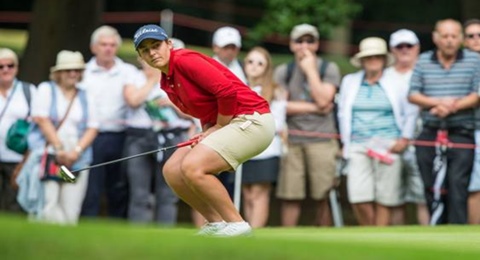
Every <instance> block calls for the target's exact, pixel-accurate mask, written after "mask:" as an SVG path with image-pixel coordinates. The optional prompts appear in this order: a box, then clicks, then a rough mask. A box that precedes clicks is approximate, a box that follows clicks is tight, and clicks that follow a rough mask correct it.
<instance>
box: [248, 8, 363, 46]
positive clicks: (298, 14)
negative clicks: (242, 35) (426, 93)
mask: <svg viewBox="0 0 480 260" xmlns="http://www.w3.org/2000/svg"><path fill="white" fill-rule="evenodd" d="M360 10H361V6H360V5H358V4H355V3H354V1H353V0H294V1H292V0H268V1H267V10H266V11H265V15H264V16H263V19H262V20H261V21H260V23H258V24H257V26H256V27H255V28H254V29H253V30H252V31H251V32H250V34H249V37H250V38H251V39H253V40H254V41H261V40H263V39H264V38H265V37H267V36H268V35H272V34H279V35H283V36H288V35H289V33H290V31H291V30H292V28H293V26H295V25H297V24H301V23H309V24H312V25H315V26H317V28H318V30H319V32H320V34H321V35H322V36H327V37H328V35H329V34H330V32H331V29H332V28H333V27H335V26H339V25H342V24H344V23H345V22H347V21H348V20H349V19H351V18H352V17H353V16H354V15H355V14H357V13H358V12H359V11H360Z"/></svg>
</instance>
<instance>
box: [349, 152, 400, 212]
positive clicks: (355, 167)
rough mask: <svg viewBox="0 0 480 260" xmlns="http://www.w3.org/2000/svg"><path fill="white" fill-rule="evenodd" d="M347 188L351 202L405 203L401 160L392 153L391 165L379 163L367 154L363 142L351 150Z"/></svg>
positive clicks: (396, 204)
mask: <svg viewBox="0 0 480 260" xmlns="http://www.w3.org/2000/svg"><path fill="white" fill-rule="evenodd" d="M348 155H349V157H348V158H349V160H348V164H349V165H348V174H347V191H348V200H349V201H350V203H366V202H376V203H378V204H381V205H383V206H387V207H395V206H399V205H401V204H403V203H404V201H403V198H402V160H401V158H400V156H399V155H398V154H392V158H393V163H392V164H391V165H387V164H383V163H380V162H378V161H376V160H374V159H372V158H371V157H369V156H368V155H367V149H366V148H365V146H363V145H361V144H351V145H350V149H349V154H348Z"/></svg>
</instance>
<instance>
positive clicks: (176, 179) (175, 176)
mask: <svg viewBox="0 0 480 260" xmlns="http://www.w3.org/2000/svg"><path fill="white" fill-rule="evenodd" d="M190 151H191V150H190V149H189V148H181V149H178V150H177V151H175V153H174V154H173V155H172V156H171V157H170V159H168V161H167V162H166V163H165V166H164V167H163V175H164V176H165V180H166V182H167V183H168V185H169V186H170V187H171V188H172V189H173V191H174V192H175V193H176V194H177V196H178V197H180V198H181V199H182V200H183V201H185V203H187V204H188V205H190V207H192V208H193V209H195V210H197V211H198V212H199V213H200V214H202V215H203V217H204V218H205V219H206V220H207V221H208V222H219V221H222V217H221V216H220V214H218V212H216V211H215V209H213V208H212V207H211V206H210V205H209V204H207V203H205V202H204V201H203V200H202V199H201V198H200V197H199V196H198V195H197V194H196V193H194V192H193V190H192V189H191V188H190V187H189V186H188V185H187V184H186V183H185V180H184V179H183V178H184V177H183V174H182V172H181V169H180V165H181V163H182V161H183V159H184V158H185V156H186V155H187V153H189V152H190Z"/></svg>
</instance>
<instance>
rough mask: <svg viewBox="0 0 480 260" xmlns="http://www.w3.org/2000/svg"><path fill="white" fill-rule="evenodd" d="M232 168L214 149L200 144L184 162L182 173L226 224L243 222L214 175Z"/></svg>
mask: <svg viewBox="0 0 480 260" xmlns="http://www.w3.org/2000/svg"><path fill="white" fill-rule="evenodd" d="M229 169H231V166H230V165H229V164H228V163H227V162H226V161H225V160H224V159H223V158H222V157H221V156H220V155H219V154H218V153H217V152H215V151H214V150H213V149H212V148H210V147H208V146H206V145H203V144H198V145H196V146H195V147H194V148H193V149H192V150H191V151H190V152H189V153H188V154H187V155H186V156H185V158H184V160H183V161H182V172H183V174H184V177H185V181H186V182H187V184H188V185H189V186H190V187H191V188H192V189H193V190H194V191H195V193H196V194H197V195H198V196H200V197H201V198H202V199H203V201H205V202H206V203H207V204H209V205H210V206H211V207H213V208H214V209H215V210H216V211H217V212H218V213H219V214H220V215H221V216H222V218H223V220H225V221H226V222H240V221H243V218H242V216H240V213H238V211H237V209H236V208H235V205H234V204H233V202H232V200H231V199H230V196H229V195H228V192H227V190H226V189H225V187H224V186H223V185H222V183H221V182H220V181H219V180H218V179H217V177H216V176H214V174H217V173H219V172H221V171H226V170H229Z"/></svg>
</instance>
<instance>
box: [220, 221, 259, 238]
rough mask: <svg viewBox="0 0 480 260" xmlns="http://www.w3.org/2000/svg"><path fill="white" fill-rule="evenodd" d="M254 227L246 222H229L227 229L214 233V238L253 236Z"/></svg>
mask: <svg viewBox="0 0 480 260" xmlns="http://www.w3.org/2000/svg"><path fill="white" fill-rule="evenodd" d="M251 235H252V227H251V226H250V224H248V223H247V222H245V221H242V222H227V223H226V225H225V227H224V228H222V229H220V230H218V231H217V232H215V233H213V234H212V235H211V236H214V237H239V236H251Z"/></svg>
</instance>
